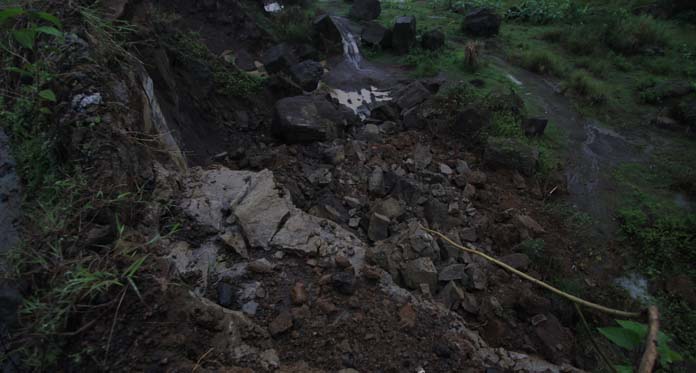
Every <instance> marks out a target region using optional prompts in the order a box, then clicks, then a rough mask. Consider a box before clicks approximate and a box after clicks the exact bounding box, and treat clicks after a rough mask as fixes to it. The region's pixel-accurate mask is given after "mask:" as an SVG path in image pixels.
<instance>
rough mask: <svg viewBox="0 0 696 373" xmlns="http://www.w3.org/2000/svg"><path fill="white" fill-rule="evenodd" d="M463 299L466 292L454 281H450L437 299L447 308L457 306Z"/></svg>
mask: <svg viewBox="0 0 696 373" xmlns="http://www.w3.org/2000/svg"><path fill="white" fill-rule="evenodd" d="M462 299H464V292H463V291H462V289H460V288H459V286H457V284H455V283H454V281H450V282H448V283H447V285H445V287H444V288H442V290H441V291H440V293H438V294H437V300H438V301H439V302H440V303H442V304H443V305H444V306H445V307H447V309H452V308H455V307H456V306H457V305H458V304H459V302H461V300H462Z"/></svg>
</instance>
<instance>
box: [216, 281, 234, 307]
mask: <svg viewBox="0 0 696 373" xmlns="http://www.w3.org/2000/svg"><path fill="white" fill-rule="evenodd" d="M217 299H218V304H219V305H221V306H223V307H225V308H230V307H232V305H233V304H234V287H233V286H232V285H230V284H228V283H226V282H219V283H218V284H217Z"/></svg>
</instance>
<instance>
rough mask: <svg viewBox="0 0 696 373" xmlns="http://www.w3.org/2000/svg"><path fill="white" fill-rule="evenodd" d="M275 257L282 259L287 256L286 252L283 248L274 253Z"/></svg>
mask: <svg viewBox="0 0 696 373" xmlns="http://www.w3.org/2000/svg"><path fill="white" fill-rule="evenodd" d="M273 257H274V258H276V259H278V260H280V259H283V258H284V257H285V253H284V252H283V251H281V250H278V251H276V252H275V253H274V254H273Z"/></svg>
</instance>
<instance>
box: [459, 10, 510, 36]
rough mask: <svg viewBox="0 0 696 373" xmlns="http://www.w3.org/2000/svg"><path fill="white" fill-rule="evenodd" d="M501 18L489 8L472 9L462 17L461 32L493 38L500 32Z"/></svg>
mask: <svg viewBox="0 0 696 373" xmlns="http://www.w3.org/2000/svg"><path fill="white" fill-rule="evenodd" d="M500 21H501V18H500V16H499V15H498V14H496V13H495V11H494V10H492V9H489V8H474V9H472V10H471V11H469V12H468V13H467V14H466V16H464V23H463V25H462V28H463V31H464V32H465V33H467V34H469V35H473V36H483V37H488V36H493V35H497V34H498V32H499V31H500Z"/></svg>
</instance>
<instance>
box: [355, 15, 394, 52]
mask: <svg viewBox="0 0 696 373" xmlns="http://www.w3.org/2000/svg"><path fill="white" fill-rule="evenodd" d="M360 39H361V40H362V43H363V44H364V45H367V46H370V47H380V48H382V49H385V48H389V47H390V46H391V30H389V29H388V28H386V27H384V26H382V25H380V24H379V23H377V22H370V23H368V24H367V25H366V26H365V27H364V28H363V30H362V34H360Z"/></svg>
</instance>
